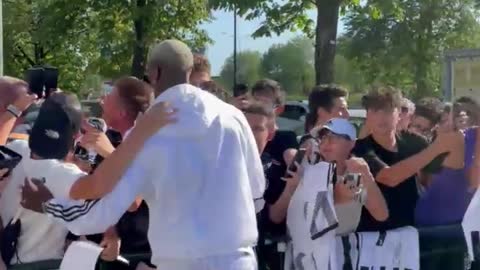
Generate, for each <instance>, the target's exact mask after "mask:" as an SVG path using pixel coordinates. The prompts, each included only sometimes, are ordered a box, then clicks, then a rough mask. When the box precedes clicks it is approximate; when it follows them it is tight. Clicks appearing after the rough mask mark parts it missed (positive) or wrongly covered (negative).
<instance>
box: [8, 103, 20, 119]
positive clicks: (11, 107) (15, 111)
mask: <svg viewBox="0 0 480 270" xmlns="http://www.w3.org/2000/svg"><path fill="white" fill-rule="evenodd" d="M7 112H9V113H11V114H12V115H13V116H15V117H16V118H19V117H20V116H21V115H22V112H21V111H20V110H19V109H18V108H17V107H16V106H15V105H13V104H10V105H8V107H7Z"/></svg>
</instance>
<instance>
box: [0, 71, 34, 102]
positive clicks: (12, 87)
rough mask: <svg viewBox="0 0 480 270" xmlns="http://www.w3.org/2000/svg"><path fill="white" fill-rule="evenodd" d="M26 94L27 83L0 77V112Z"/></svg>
mask: <svg viewBox="0 0 480 270" xmlns="http://www.w3.org/2000/svg"><path fill="white" fill-rule="evenodd" d="M26 92H28V83H27V82H25V81H23V80H20V79H17V78H13V77H8V76H0V110H2V109H6V107H7V106H8V105H10V104H12V103H13V102H14V101H15V100H16V99H17V98H18V97H19V96H20V95H21V94H23V93H26Z"/></svg>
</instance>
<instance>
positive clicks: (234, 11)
mask: <svg viewBox="0 0 480 270" xmlns="http://www.w3.org/2000/svg"><path fill="white" fill-rule="evenodd" d="M236 85H237V7H236V6H235V7H234V8H233V88H235V86H236ZM233 88H232V89H233Z"/></svg>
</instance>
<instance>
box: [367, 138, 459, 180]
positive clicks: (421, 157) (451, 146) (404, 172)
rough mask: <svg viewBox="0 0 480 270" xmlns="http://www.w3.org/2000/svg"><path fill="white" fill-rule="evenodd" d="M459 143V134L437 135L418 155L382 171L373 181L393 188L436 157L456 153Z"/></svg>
mask: <svg viewBox="0 0 480 270" xmlns="http://www.w3.org/2000/svg"><path fill="white" fill-rule="evenodd" d="M461 143H463V135H462V134H461V133H459V132H452V133H447V134H442V135H439V136H438V137H437V138H436V140H435V141H434V142H433V143H432V144H431V145H429V146H428V147H427V148H425V149H424V150H423V151H421V152H420V153H418V154H416V155H413V156H411V157H409V158H407V159H404V160H402V161H400V162H398V163H396V164H394V165H393V166H390V167H386V168H384V169H382V170H381V171H380V172H379V173H378V174H377V175H376V177H375V180H376V181H377V182H379V183H382V184H384V185H386V186H390V187H395V186H397V185H399V184H400V183H402V182H403V181H405V180H406V179H408V178H410V177H412V176H414V175H415V174H417V173H419V172H420V171H421V170H422V169H423V168H425V167H426V166H427V165H428V164H430V162H432V160H434V159H435V158H437V157H438V156H440V155H442V154H444V153H449V152H453V151H456V148H458V146H459V144H461Z"/></svg>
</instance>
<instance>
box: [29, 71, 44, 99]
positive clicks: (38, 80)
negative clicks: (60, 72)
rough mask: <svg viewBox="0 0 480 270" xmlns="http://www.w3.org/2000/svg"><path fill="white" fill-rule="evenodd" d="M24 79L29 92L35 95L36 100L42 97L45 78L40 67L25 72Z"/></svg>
mask: <svg viewBox="0 0 480 270" xmlns="http://www.w3.org/2000/svg"><path fill="white" fill-rule="evenodd" d="M26 77H27V78H26V79H27V82H28V86H29V88H30V92H31V93H32V94H35V95H37V97H38V98H43V96H44V86H45V76H44V69H43V68H42V67H34V68H30V69H28V70H27V75H26Z"/></svg>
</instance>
